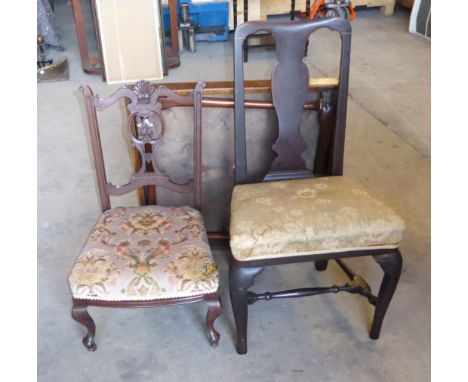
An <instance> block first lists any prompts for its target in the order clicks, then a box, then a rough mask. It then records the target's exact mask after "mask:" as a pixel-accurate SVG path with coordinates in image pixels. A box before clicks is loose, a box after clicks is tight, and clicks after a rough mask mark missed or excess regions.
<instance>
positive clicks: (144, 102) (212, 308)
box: [72, 81, 222, 351]
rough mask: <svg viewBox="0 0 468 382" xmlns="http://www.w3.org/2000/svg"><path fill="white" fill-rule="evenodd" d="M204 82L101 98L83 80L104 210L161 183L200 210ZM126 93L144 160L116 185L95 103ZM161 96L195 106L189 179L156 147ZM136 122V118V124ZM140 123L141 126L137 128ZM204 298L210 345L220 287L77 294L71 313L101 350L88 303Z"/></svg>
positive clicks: (146, 86)
mask: <svg viewBox="0 0 468 382" xmlns="http://www.w3.org/2000/svg"><path fill="white" fill-rule="evenodd" d="M203 86H204V85H203V84H202V83H198V84H197V85H196V87H195V90H194V91H192V92H191V93H190V94H188V95H186V96H180V95H177V94H175V93H174V92H173V91H171V90H169V89H167V88H165V87H159V88H155V87H153V85H151V84H150V83H149V82H146V81H140V82H139V83H137V84H136V85H135V86H134V87H133V88H129V87H123V88H120V89H119V90H117V91H116V92H115V93H114V94H112V95H111V96H110V97H108V98H104V99H103V98H99V97H98V96H95V95H93V93H92V90H91V89H90V88H89V87H88V86H81V87H80V90H81V91H82V92H83V95H84V100H85V106H86V113H87V119H88V125H89V131H90V136H91V143H92V151H93V156H94V163H95V167H96V173H97V184H98V190H99V196H100V201H101V207H102V211H103V212H104V211H106V210H108V209H110V208H111V203H110V198H109V196H110V195H117V196H119V195H123V194H126V193H128V192H131V191H134V190H136V189H138V188H141V187H142V186H144V185H152V186H161V187H164V188H166V189H168V190H171V191H174V192H179V193H192V194H193V206H194V208H197V209H199V210H201V204H202V203H201V200H202V198H201V196H202V195H201V193H202V187H201V181H202V170H201V169H202V163H201V162H202V159H201V158H202V144H201V139H202V138H201V137H202V119H201V118H202V115H201V113H202V106H201V101H202V94H203ZM122 98H124V99H126V101H127V110H128V111H129V113H130V116H131V118H129V120H128V133H129V139H130V141H131V144H132V145H133V147H134V148H135V149H136V150H138V152H139V153H140V156H141V161H140V163H141V166H140V168H139V169H138V170H136V172H135V173H134V174H133V176H132V178H131V181H130V182H129V183H127V184H125V185H120V186H116V185H113V184H111V183H109V182H107V179H106V172H105V167H104V158H103V151H102V146H101V140H100V136H99V128H98V120H97V114H96V109H97V108H106V107H109V106H111V105H113V104H114V103H116V102H117V101H119V100H121V99H122ZM162 102H164V103H165V104H166V106H168V104H171V105H173V106H177V105H185V106H190V105H193V107H194V115H193V126H194V144H193V165H194V171H193V179H191V180H189V181H188V182H187V183H184V184H179V183H176V182H173V181H172V180H171V179H170V177H168V176H167V175H166V174H165V173H163V172H162V171H161V170H160V169H159V168H158V166H157V163H156V158H155V153H156V150H157V147H158V146H159V145H160V144H162V143H163V141H162V140H163V138H164V133H165V128H166V122H165V118H164V115H163V113H162V112H161V110H162ZM152 117H155V118H156V119H158V120H159V122H160V125H159V133H158V135H157V136H156V137H154V132H153V131H152V128H151V124H152V122H151V120H150V118H152ZM134 122H135V124H134ZM135 125H136V129H135ZM201 301H205V302H206V303H207V305H208V312H207V315H206V324H205V325H206V332H207V336H208V340H209V342H210V345H212V346H216V345H217V344H218V341H219V333H218V332H217V331H216V330H215V328H214V321H215V320H216V319H217V318H218V317H219V316H220V314H221V313H222V307H221V299H220V296H219V293H218V292H216V293H210V294H205V295H198V296H192V297H182V298H172V299H164V300H161V299H160V300H157V299H156V300H149V301H102V300H87V299H75V298H73V308H72V317H73V319H74V320H76V321H77V322H79V323H80V324H82V325H84V326H85V327H86V329H87V333H86V335H85V336H84V338H83V344H84V346H85V347H86V348H87V349H88V350H92V351H94V350H96V344H95V342H94V337H95V333H96V326H95V324H94V321H93V319H92V318H91V316H90V315H89V313H88V311H87V308H88V306H101V307H106V308H152V307H160V306H161V307H162V306H170V305H180V304H188V303H194V302H201Z"/></svg>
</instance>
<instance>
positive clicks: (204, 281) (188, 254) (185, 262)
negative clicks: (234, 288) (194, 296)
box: [166, 248, 218, 292]
mask: <svg viewBox="0 0 468 382" xmlns="http://www.w3.org/2000/svg"><path fill="white" fill-rule="evenodd" d="M166 271H167V272H168V273H169V277H170V278H174V279H175V280H177V282H178V290H180V291H184V290H187V289H188V288H190V289H193V290H197V291H200V292H204V291H207V290H210V289H212V288H213V286H214V285H216V283H217V279H218V268H217V266H216V264H215V263H214V262H213V259H212V258H211V256H207V254H206V252H205V251H203V250H202V249H200V248H191V249H188V250H185V251H183V252H182V253H180V254H179V255H177V256H176V259H175V261H173V262H171V263H169V264H168V266H167V269H166Z"/></svg>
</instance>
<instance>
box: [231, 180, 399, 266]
mask: <svg viewBox="0 0 468 382" xmlns="http://www.w3.org/2000/svg"><path fill="white" fill-rule="evenodd" d="M403 230H404V222H403V220H402V219H401V218H400V217H399V216H398V215H396V214H395V212H393V211H392V210H391V209H390V208H388V207H387V206H385V205H384V204H383V203H382V202H381V201H379V200H377V199H375V198H373V197H372V196H371V195H370V194H369V193H368V192H367V191H366V190H365V188H364V187H363V186H362V185H361V184H359V183H358V182H356V181H354V180H352V179H350V178H348V177H344V176H333V177H323V178H312V179H300V180H287V181H275V182H265V183H259V184H245V185H238V186H236V187H235V188H234V191H233V196H232V203H231V227H230V235H231V250H232V254H233V256H234V258H235V259H236V260H239V261H249V260H258V259H267V258H277V257H288V256H298V255H309V254H316V253H324V252H332V251H333V252H335V251H336V252H342V251H347V250H356V249H369V248H397V247H398V245H399V243H400V241H401V239H402V234H403Z"/></svg>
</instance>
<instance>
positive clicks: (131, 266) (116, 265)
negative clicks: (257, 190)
mask: <svg viewBox="0 0 468 382" xmlns="http://www.w3.org/2000/svg"><path fill="white" fill-rule="evenodd" d="M69 282H70V287H71V289H72V292H73V296H74V297H75V298H82V299H98V300H99V299H100V300H106V301H121V300H152V299H163V298H177V297H185V296H194V295H199V294H204V293H212V292H215V291H216V290H217V288H218V272H217V267H216V264H215V263H214V262H213V257H212V255H211V251H210V247H209V245H208V239H207V236H206V231H205V227H204V225H203V218H202V216H201V214H200V213H199V212H198V211H197V210H195V209H193V208H190V207H161V206H145V207H120V208H116V209H112V210H108V211H106V212H104V213H103V214H102V216H101V218H100V219H99V220H98V222H97V223H96V225H95V227H94V229H93V230H92V232H91V234H90V236H89V239H88V242H87V244H86V245H85V247H84V249H83V251H82V253H81V255H80V256H79V257H78V259H77V261H76V263H75V265H74V267H73V269H72V272H71V274H70V277H69Z"/></svg>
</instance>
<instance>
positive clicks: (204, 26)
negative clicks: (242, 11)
mask: <svg viewBox="0 0 468 382" xmlns="http://www.w3.org/2000/svg"><path fill="white" fill-rule="evenodd" d="M181 3H182V4H185V3H187V4H188V6H189V16H190V17H191V18H192V21H193V24H194V25H195V40H196V41H227V40H229V3H228V2H227V1H223V2H207V3H196V4H194V3H192V2H191V1H190V0H177V19H178V20H179V23H180V4H181ZM162 11H163V22H164V30H165V31H166V36H169V31H170V25H171V24H170V20H169V7H162Z"/></svg>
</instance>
